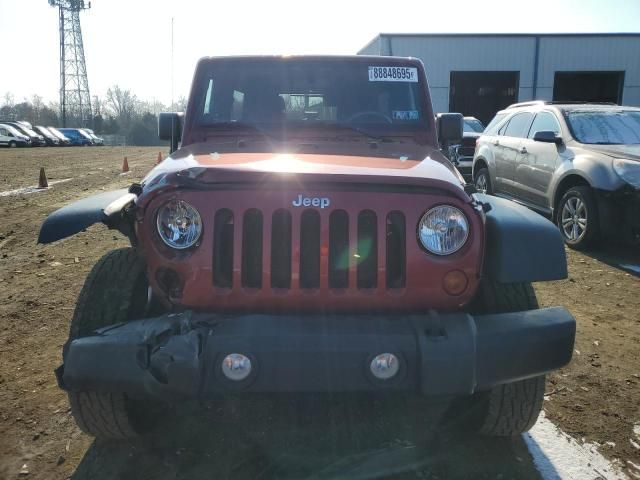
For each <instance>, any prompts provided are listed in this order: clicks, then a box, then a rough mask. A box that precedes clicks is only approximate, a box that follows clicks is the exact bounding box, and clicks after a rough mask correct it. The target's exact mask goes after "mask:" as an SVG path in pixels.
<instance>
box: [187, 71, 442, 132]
mask: <svg viewBox="0 0 640 480" xmlns="http://www.w3.org/2000/svg"><path fill="white" fill-rule="evenodd" d="M201 78H203V85H202V86H201V87H200V92H199V98H197V100H196V105H197V112H198V115H197V118H196V123H197V124H199V125H201V126H216V125H220V124H226V125H230V124H233V123H238V124H243V125H249V126H256V125H259V126H261V127H267V128H282V129H284V128H290V127H293V128H295V127H301V126H305V125H318V124H322V125H341V126H345V125H346V126H357V125H360V126H365V127H368V128H369V129H371V128H375V127H378V128H377V130H380V129H383V130H384V132H385V133H389V131H390V130H393V129H395V130H398V129H399V130H402V129H404V130H407V129H416V128H421V129H425V128H428V127H429V126H430V120H429V119H428V118H427V117H428V116H425V115H424V108H423V104H424V103H425V98H424V95H423V92H422V87H421V84H420V82H419V77H418V69H417V68H416V67H414V66H411V65H408V66H385V65H382V64H381V65H371V62H369V63H365V62H345V61H344V60H340V61H327V60H322V61H320V60H312V61H282V60H276V61H274V60H265V61H256V60H255V59H254V60H252V61H235V62H228V63H224V62H213V63H212V64H211V67H210V68H209V70H208V71H207V73H206V74H205V76H204V77H201Z"/></svg>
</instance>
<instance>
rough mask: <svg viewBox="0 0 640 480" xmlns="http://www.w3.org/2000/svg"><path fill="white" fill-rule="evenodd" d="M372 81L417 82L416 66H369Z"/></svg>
mask: <svg viewBox="0 0 640 480" xmlns="http://www.w3.org/2000/svg"><path fill="white" fill-rule="evenodd" d="M369 81H370V82H417V81H418V69H417V68H415V67H369Z"/></svg>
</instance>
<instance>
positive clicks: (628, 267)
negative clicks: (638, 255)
mask: <svg viewBox="0 0 640 480" xmlns="http://www.w3.org/2000/svg"><path fill="white" fill-rule="evenodd" d="M620 266H621V267H622V268H624V269H625V270H631V271H632V272H636V273H640V265H631V264H628V263H621V264H620Z"/></svg>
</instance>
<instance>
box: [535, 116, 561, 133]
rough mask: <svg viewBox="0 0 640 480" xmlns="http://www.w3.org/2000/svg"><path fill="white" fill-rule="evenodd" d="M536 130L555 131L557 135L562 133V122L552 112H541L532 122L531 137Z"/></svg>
mask: <svg viewBox="0 0 640 480" xmlns="http://www.w3.org/2000/svg"><path fill="white" fill-rule="evenodd" d="M536 132H554V133H555V134H556V135H560V124H559V123H558V120H556V117H555V116H554V115H553V114H552V113H550V112H540V113H538V114H537V115H536V118H535V119H534V120H533V123H532V124H531V128H530V129H529V138H533V136H534V135H535V134H536Z"/></svg>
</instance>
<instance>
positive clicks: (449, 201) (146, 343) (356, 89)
mask: <svg viewBox="0 0 640 480" xmlns="http://www.w3.org/2000/svg"><path fill="white" fill-rule="evenodd" d="M436 123H437V124H436ZM159 135H160V137H161V138H162V139H165V140H170V141H171V152H172V153H171V156H169V157H168V158H167V159H166V160H164V161H163V162H162V163H161V164H159V165H158V166H157V167H155V168H154V169H153V170H152V171H151V172H150V173H149V174H148V175H147V176H146V178H144V179H143V180H142V182H141V183H140V184H133V185H132V186H131V187H130V188H129V189H128V190H120V191H115V192H109V193H103V194H100V195H96V196H93V197H90V198H87V199H84V200H81V201H79V202H77V203H74V204H72V205H69V206H67V207H64V208H62V209H60V210H58V211H56V212H54V213H53V214H51V215H50V216H49V217H48V218H47V219H46V221H45V222H44V224H43V226H42V229H41V232H40V238H39V241H40V242H42V243H48V242H53V241H56V240H60V239H62V238H65V237H68V236H69V235H72V234H74V233H77V232H79V231H81V230H82V229H85V228H87V227H88V226H89V225H91V224H93V223H96V222H100V221H102V222H103V223H105V224H106V225H108V226H109V227H111V228H114V229H118V230H119V231H121V232H122V233H123V234H125V235H126V236H127V237H128V238H129V239H130V241H131V247H130V248H126V249H120V250H115V251H112V252H110V253H108V254H107V255H105V256H104V257H103V258H102V260H100V261H99V262H98V264H97V265H96V266H95V267H94V268H93V270H92V271H91V273H90V274H89V277H88V278H87V280H86V283H85V285H84V288H83V289H82V292H81V293H80V297H79V299H78V304H77V307H76V310H75V313H74V316H73V320H72V322H71V330H70V336H69V341H68V342H67V343H66V345H65V347H64V350H63V360H64V365H63V366H61V367H60V368H59V369H58V370H57V371H56V373H57V377H58V381H59V384H60V386H61V387H62V388H63V389H65V390H66V391H67V392H68V394H69V400H70V403H71V411H72V413H73V415H74V417H75V419H76V421H77V423H78V425H79V426H80V428H82V429H83V430H84V431H85V432H87V433H89V434H92V435H95V436H98V437H107V438H122V437H128V436H132V435H136V434H138V433H141V431H142V429H143V427H144V426H145V425H146V423H145V424H143V423H142V422H140V419H141V417H142V416H143V415H142V414H141V412H144V413H149V412H150V411H152V410H153V409H152V408H151V406H152V405H154V404H156V403H158V402H159V401H162V402H165V401H175V400H178V399H185V398H197V399H203V398H215V397H220V396H223V395H228V394H234V395H238V394H241V392H291V393H295V392H372V393H375V392H387V394H389V393H392V392H402V391H404V392H415V393H417V394H421V395H425V396H432V397H440V398H443V397H444V398H455V397H461V396H471V399H472V402H477V404H475V407H477V408H478V410H479V411H480V412H481V413H482V415H481V421H480V426H479V428H480V431H481V432H483V433H485V434H490V435H515V434H519V433H521V432H524V431H526V430H527V429H528V428H530V427H531V426H532V425H533V424H534V423H535V421H536V418H537V416H538V413H539V412H540V409H541V405H542V400H543V394H544V383H545V374H546V373H548V372H550V371H552V370H554V369H557V368H560V367H562V366H564V365H566V364H567V363H568V362H569V361H570V359H571V354H572V351H573V343H574V336H575V320H574V319H573V317H572V316H571V315H570V314H569V313H568V312H567V311H566V310H565V309H564V308H560V307H554V308H544V309H539V308H538V303H537V301H536V297H535V293H534V290H533V288H532V286H531V282H537V281H546V280H557V279H561V278H565V277H566V275H567V270H566V259H565V253H564V245H563V242H562V238H561V236H560V234H559V233H558V230H557V229H556V228H555V227H554V225H553V224H551V223H550V222H548V221H547V220H545V219H544V218H542V217H541V216H539V215H538V214H536V213H532V212H530V211H529V210H527V209H525V208H524V207H520V206H518V205H516V204H515V203H511V202H508V201H505V200H501V199H498V198H494V197H487V196H484V195H480V194H476V193H475V192H474V191H473V188H472V187H470V186H465V185H464V180H463V179H462V177H461V176H460V174H459V173H458V172H457V171H456V169H455V168H454V167H453V166H452V164H451V163H450V162H449V161H448V160H447V159H446V158H445V157H444V155H442V154H441V152H440V151H438V147H437V145H438V140H440V141H442V143H451V141H455V140H458V139H460V138H461V136H462V117H461V115H459V114H445V115H441V116H440V117H439V118H438V120H437V122H436V120H435V119H434V115H433V112H432V108H431V100H430V98H429V90H428V87H427V79H426V76H425V72H424V68H423V65H422V63H421V62H420V61H419V60H416V59H411V58H394V57H365V56H356V57H237V58H204V59H202V60H201V61H200V62H199V63H198V66H197V70H196V73H195V77H194V80H193V87H192V92H191V96H190V99H189V104H188V107H187V111H186V114H185V115H184V117H183V116H182V114H175V113H169V114H162V115H161V116H160V118H159ZM438 137H439V138H438ZM179 144H180V148H178V145H179Z"/></svg>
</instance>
